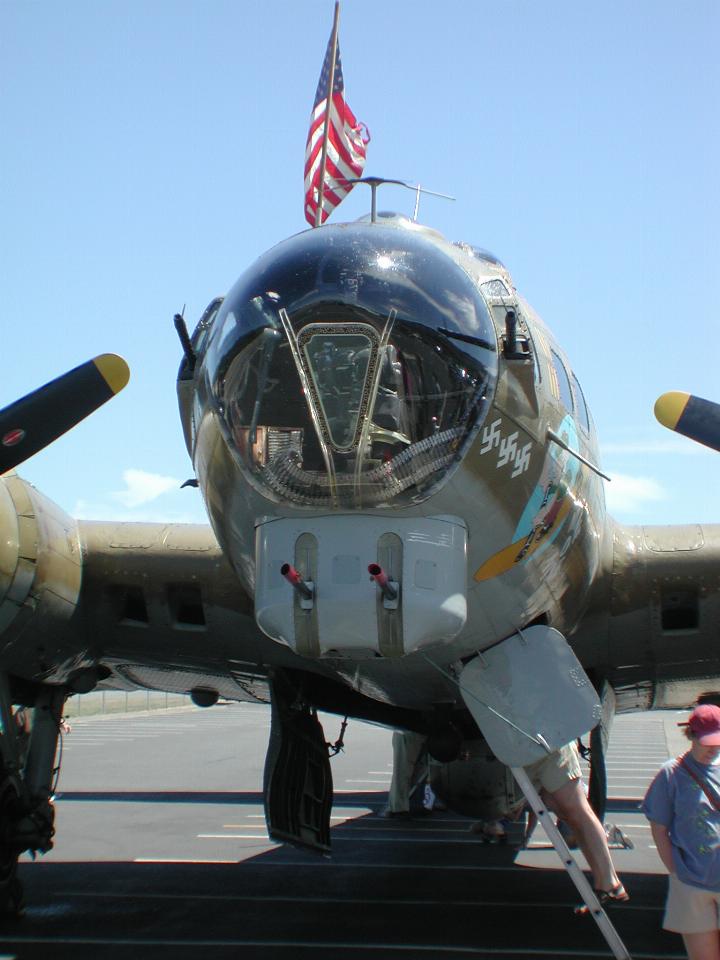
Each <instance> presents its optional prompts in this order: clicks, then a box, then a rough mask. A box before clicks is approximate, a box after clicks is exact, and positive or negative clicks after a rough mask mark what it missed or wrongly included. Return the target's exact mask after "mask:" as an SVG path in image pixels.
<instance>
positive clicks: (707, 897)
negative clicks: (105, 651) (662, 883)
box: [663, 875, 720, 933]
mask: <svg viewBox="0 0 720 960" xmlns="http://www.w3.org/2000/svg"><path fill="white" fill-rule="evenodd" d="M669 879H670V884H669V886H668V898H667V904H666V905H665V917H664V919H663V929H664V930H672V931H673V932H674V933H709V931H710V930H717V929H718V927H719V926H720V924H719V923H718V908H720V891H718V890H701V889H700V887H691V886H690V884H689V883H683V882H682V880H678V878H677V877H676V876H674V875H671V876H670V878H669Z"/></svg>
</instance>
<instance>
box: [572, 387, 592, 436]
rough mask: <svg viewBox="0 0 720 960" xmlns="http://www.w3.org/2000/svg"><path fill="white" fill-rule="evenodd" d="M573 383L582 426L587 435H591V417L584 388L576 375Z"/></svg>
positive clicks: (576, 406)
mask: <svg viewBox="0 0 720 960" xmlns="http://www.w3.org/2000/svg"><path fill="white" fill-rule="evenodd" d="M572 382H573V387H574V390H575V408H576V410H577V414H578V418H579V420H580V426H581V427H582V428H583V429H584V430H585V431H586V432H587V433H590V416H589V414H588V408H587V404H586V403H585V394H584V393H583V392H582V387H581V386H580V384H579V382H578V378H577V377H576V376H575V374H574V373H573V374H572Z"/></svg>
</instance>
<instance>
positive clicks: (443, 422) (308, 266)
mask: <svg viewBox="0 0 720 960" xmlns="http://www.w3.org/2000/svg"><path fill="white" fill-rule="evenodd" d="M496 376H497V353H496V338H495V333H494V328H493V325H492V322H491V320H490V317H489V315H488V311H487V307H486V306H485V302H484V300H483V298H482V297H481V296H480V294H479V292H478V290H477V288H476V287H475V285H474V283H473V282H472V280H471V279H470V278H469V276H468V275H467V274H466V273H465V271H464V270H462V268H461V267H460V266H458V264H457V263H456V262H455V261H454V260H453V259H452V257H451V256H449V255H448V254H447V253H445V252H444V251H443V250H442V248H441V247H440V246H439V244H438V243H437V242H436V241H434V240H432V239H429V238H427V237H426V236H423V234H422V233H421V232H420V231H418V230H413V229H408V228H398V227H388V226H383V225H378V224H372V225H369V224H359V223H358V224H344V225H340V226H333V227H327V226H326V227H322V228H321V229H317V230H310V231H306V232H305V233H302V234H299V235H298V236H296V237H293V238H291V239H290V240H287V241H285V242H284V243H282V244H280V245H279V246H278V247H276V248H275V249H273V250H272V251H270V252H269V253H268V254H266V255H265V256H264V257H262V258H261V259H260V260H259V261H258V262H257V263H256V264H255V265H254V267H252V268H251V269H250V270H249V271H248V272H247V273H246V274H245V275H244V276H243V277H241V278H240V280H239V281H238V283H237V284H236V285H235V287H234V288H233V289H232V290H231V292H230V293H229V294H228V296H227V297H226V298H225V301H224V303H223V305H222V307H221V310H220V313H219V314H218V317H217V320H216V322H215V323H214V324H213V330H212V334H211V340H210V344H209V347H208V354H207V362H206V374H205V377H206V390H207V391H208V393H209V395H210V398H211V401H212V402H213V403H214V405H215V408H216V410H217V412H218V414H219V415H220V418H221V422H222V424H223V429H224V430H225V432H226V436H227V438H228V440H229V443H230V445H231V447H232V449H233V451H234V453H235V456H236V457H237V459H238V461H239V463H240V465H241V466H242V468H243V470H245V471H246V473H247V475H248V478H249V479H250V480H251V482H252V483H254V484H255V486H256V487H257V488H258V489H259V490H260V491H261V492H262V493H263V494H264V495H265V496H268V497H270V498H272V499H275V500H282V501H286V502H291V503H293V504H297V505H308V506H315V507H322V506H329V505H334V506H343V507H347V508H361V507H377V506H384V505H389V504H390V503H392V504H393V505H397V504H398V503H403V502H404V503H410V502H416V501H419V500H422V499H425V498H426V497H427V496H429V495H430V493H431V491H432V490H433V489H434V488H435V487H436V486H437V484H438V483H440V482H442V481H443V480H444V479H446V478H447V476H448V475H449V472H450V471H451V468H452V467H453V465H454V464H456V463H457V462H458V461H459V459H460V458H461V457H462V454H463V452H464V450H465V448H466V446H467V443H468V442H469V440H470V439H471V437H472V436H473V435H474V433H475V432H476V431H477V429H478V427H479V426H480V424H481V422H482V420H483V418H484V416H485V413H486V410H487V406H488V404H489V401H490V398H491V397H492V393H493V390H494V385H495V380H496Z"/></svg>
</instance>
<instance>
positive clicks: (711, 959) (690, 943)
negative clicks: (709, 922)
mask: <svg viewBox="0 0 720 960" xmlns="http://www.w3.org/2000/svg"><path fill="white" fill-rule="evenodd" d="M682 938H683V942H684V943H685V949H686V950H687V955H688V958H689V960H720V936H719V935H718V931H717V930H707V931H706V932H705V933H684V934H683V935H682Z"/></svg>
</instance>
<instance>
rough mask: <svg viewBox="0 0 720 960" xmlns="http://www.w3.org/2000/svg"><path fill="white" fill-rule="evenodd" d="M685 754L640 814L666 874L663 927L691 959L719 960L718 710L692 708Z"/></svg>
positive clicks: (662, 774) (654, 786) (663, 772)
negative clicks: (675, 935) (647, 824)
mask: <svg viewBox="0 0 720 960" xmlns="http://www.w3.org/2000/svg"><path fill="white" fill-rule="evenodd" d="M681 726H684V727H685V735H686V736H687V738H688V740H689V741H690V749H689V751H688V752H687V753H686V754H684V755H683V756H682V757H678V758H677V759H676V760H668V762H667V763H666V764H664V765H663V767H662V768H661V769H660V771H659V772H658V774H657V776H656V777H655V779H654V780H653V782H652V783H651V784H650V787H649V789H648V792H647V794H646V795H645V800H644V801H643V812H644V814H645V816H646V817H647V818H648V820H649V821H650V829H651V830H652V835H653V839H654V840H655V845H656V847H657V851H658V854H659V855H660V859H661V860H662V862H663V863H664V864H665V867H666V868H667V871H668V873H669V875H670V878H669V884H668V898H667V904H666V907H665V918H664V920H663V928H664V929H665V930H674V931H675V932H676V933H680V934H682V938H683V941H684V942H685V949H686V950H687V954H688V957H689V958H690V960H720V933H719V932H718V930H719V928H720V763H718V757H720V707H716V706H714V705H713V704H709V703H704V704H701V705H700V706H699V707H695V709H694V710H693V712H692V713H691V714H690V719H689V720H688V721H687V723H686V724H681Z"/></svg>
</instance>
